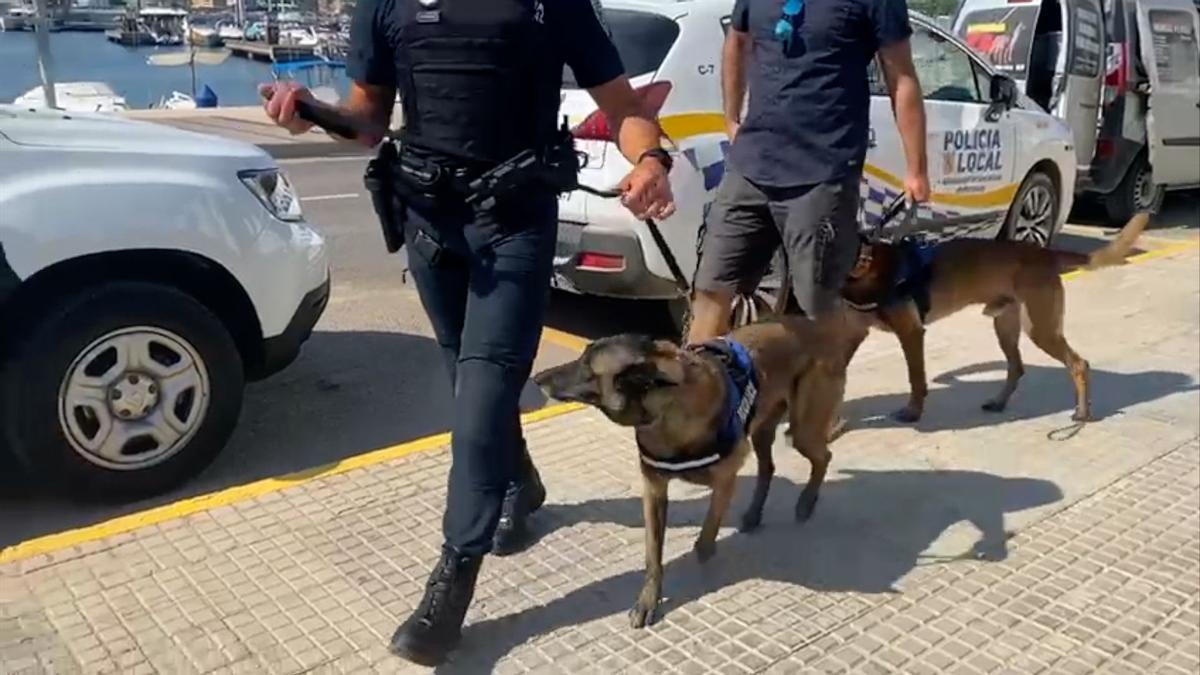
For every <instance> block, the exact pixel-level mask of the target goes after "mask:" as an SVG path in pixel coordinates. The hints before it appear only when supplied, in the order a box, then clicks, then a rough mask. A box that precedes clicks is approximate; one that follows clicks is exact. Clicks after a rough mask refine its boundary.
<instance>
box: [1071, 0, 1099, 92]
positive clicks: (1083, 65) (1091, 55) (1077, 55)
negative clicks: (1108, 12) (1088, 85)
mask: <svg viewBox="0 0 1200 675" xmlns="http://www.w3.org/2000/svg"><path fill="white" fill-rule="evenodd" d="M1070 6H1071V7H1072V8H1073V11H1074V16H1073V17H1072V20H1073V22H1074V31H1075V39H1074V44H1072V45H1071V62H1070V63H1069V64H1067V72H1069V73H1071V74H1072V75H1078V76H1080V77H1097V76H1099V75H1100V59H1101V58H1102V55H1103V54H1104V49H1105V47H1104V45H1103V44H1101V42H1100V36H1101V30H1100V28H1101V26H1102V25H1103V24H1102V22H1103V21H1104V16H1103V14H1101V12H1100V6H1099V5H1098V4H1097V3H1095V2H1094V1H1093V0H1075V1H1074V2H1072V3H1071V4H1070Z"/></svg>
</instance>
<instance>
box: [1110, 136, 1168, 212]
mask: <svg viewBox="0 0 1200 675" xmlns="http://www.w3.org/2000/svg"><path fill="white" fill-rule="evenodd" d="M1165 196H1166V190H1164V189H1163V186H1161V185H1155V184H1154V172H1153V171H1152V170H1151V168H1150V163H1149V162H1148V161H1146V155H1145V154H1140V155H1138V156H1137V159H1135V160H1133V164H1132V165H1131V166H1130V167H1129V170H1128V171H1126V172H1125V177H1124V178H1122V179H1121V182H1120V183H1119V184H1118V185H1117V189H1115V190H1113V191H1112V192H1111V193H1110V194H1108V195H1107V196H1105V198H1104V210H1105V212H1106V213H1107V215H1108V222H1109V224H1110V225H1112V226H1113V227H1120V226H1122V225H1124V224H1125V223H1127V222H1129V219H1130V218H1132V217H1133V214H1135V213H1142V212H1148V213H1157V212H1158V210H1159V209H1160V208H1162V204H1163V199H1164V198H1165Z"/></svg>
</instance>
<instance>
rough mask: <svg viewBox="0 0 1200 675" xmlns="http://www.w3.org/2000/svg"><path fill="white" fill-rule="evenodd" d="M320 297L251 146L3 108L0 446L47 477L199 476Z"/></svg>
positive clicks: (308, 254) (120, 492) (296, 230)
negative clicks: (245, 396) (252, 388)
mask: <svg viewBox="0 0 1200 675" xmlns="http://www.w3.org/2000/svg"><path fill="white" fill-rule="evenodd" d="M328 297H329V265H328V259H327V247H326V243H325V239H324V237H323V236H322V235H321V234H320V233H318V232H317V231H316V230H314V229H313V228H312V227H311V226H310V225H309V224H307V223H305V222H304V219H303V216H302V214H301V211H300V206H299V198H298V197H297V195H296V194H295V193H294V192H293V190H292V188H291V185H290V183H289V182H288V180H287V178H286V177H285V175H284V174H283V173H282V172H281V171H280V169H279V167H278V166H277V165H276V163H275V162H274V160H272V159H271V157H270V156H268V155H267V154H265V153H264V152H263V151H261V150H260V149H258V148H256V147H254V146H252V145H248V144H245V143H239V142H234V141H229V140H225V139H221V138H215V137H211V136H205V135H201V134H194V133H189V132H185V131H180V130H177V129H173V128H170V127H165V126H160V125H155V124H149V123H145V122H135V121H130V120H124V119H120V118H115V117H112V116H107V115H98V114H85V113H71V114H66V113H63V112H60V111H29V110H23V109H19V108H16V107H12V106H0V448H3V449H7V450H9V451H11V452H12V453H13V454H14V455H15V456H16V458H17V459H18V460H19V461H20V462H21V463H22V464H23V465H24V466H26V467H27V468H29V469H30V470H32V471H33V472H34V473H35V474H36V475H37V476H39V477H40V478H41V479H42V480H43V481H44V482H46V483H47V484H48V485H49V486H50V487H52V488H54V489H57V490H60V491H64V492H67V493H69V494H72V495H84V496H94V497H106V498H127V497H144V496H149V495H153V494H158V493H161V492H163V491H165V490H167V489H169V488H171V487H173V486H175V485H177V484H179V483H180V482H182V481H184V480H186V479H188V478H189V477H191V476H193V475H195V474H196V473H197V472H198V471H199V470H200V469H202V468H203V467H204V466H205V465H207V464H208V463H209V462H210V461H211V460H212V459H213V458H214V457H215V456H216V454H217V453H218V452H219V451H220V449H221V448H222V447H223V446H224V445H225V442H226V440H227V439H228V438H229V435H230V433H231V432H232V430H233V427H234V425H235V424H236V422H237V418H238V415H239V413H240V410H241V403H242V390H243V386H244V383H245V381H246V380H247V379H251V380H252V379H258V378H262V377H265V376H267V375H270V374H271V373H274V372H276V371H278V370H279V369H281V368H283V367H284V366H286V365H287V364H289V363H290V362H291V361H292V360H293V359H295V358H296V356H297V354H298V353H299V350H300V345H301V343H303V342H304V341H305V340H306V339H307V338H308V336H309V335H310V333H311V332H312V328H313V325H314V324H315V323H316V322H317V319H318V318H319V317H320V315H321V313H322V312H323V310H324V308H325V305H326V302H327V300H328Z"/></svg>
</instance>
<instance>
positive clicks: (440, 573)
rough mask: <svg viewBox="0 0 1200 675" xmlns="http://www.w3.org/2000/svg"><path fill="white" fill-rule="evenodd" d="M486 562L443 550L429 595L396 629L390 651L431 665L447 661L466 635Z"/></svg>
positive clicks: (435, 569)
mask: <svg viewBox="0 0 1200 675" xmlns="http://www.w3.org/2000/svg"><path fill="white" fill-rule="evenodd" d="M482 562H483V557H482V556H467V555H461V554H459V553H458V552H457V551H455V550H453V549H450V548H447V549H445V550H444V551H442V559H441V560H439V561H438V564H437V566H436V567H434V568H433V573H432V574H430V575H429V582H428V583H427V584H426V586H425V597H424V598H422V599H421V604H419V605H417V608H416V610H414V611H413V613H412V616H410V617H408V620H407V621H405V622H404V623H402V624H400V627H399V628H397V629H396V632H395V633H394V634H393V635H392V641H391V644H389V645H388V651H390V652H391V653H393V654H395V655H397V656H401V657H404V658H406V659H408V660H409V661H412V662H413V663H416V664H418V665H422V666H427V667H433V666H437V665H439V664H441V663H442V662H443V661H445V660H446V655H447V654H449V653H450V652H451V651H453V650H454V648H455V647H457V646H458V641H459V640H460V639H461V638H462V623H463V618H464V617H465V616H466V615H467V607H468V606H469V605H470V604H471V598H472V597H473V596H474V595H475V577H476V576H478V575H479V565H480V563H482Z"/></svg>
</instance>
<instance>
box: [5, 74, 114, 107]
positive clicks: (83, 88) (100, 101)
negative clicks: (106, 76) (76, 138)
mask: <svg viewBox="0 0 1200 675" xmlns="http://www.w3.org/2000/svg"><path fill="white" fill-rule="evenodd" d="M54 102H55V104H56V107H57V109H58V110H63V111H66V112H105V113H111V112H119V111H122V110H128V109H129V105H128V104H127V103H126V102H125V98H124V97H123V96H120V95H119V94H117V92H115V91H113V88H112V87H110V86H108V84H106V83H104V82H58V83H56V84H55V85H54ZM13 105H17V106H21V107H23V108H29V109H46V108H49V107H50V106H49V105H47V104H46V92H45V90H44V89H43V88H42V87H34V88H33V89H30V90H29V91H27V92H25V93H24V94H21V95H20V96H18V97H16V98H15V99H13Z"/></svg>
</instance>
